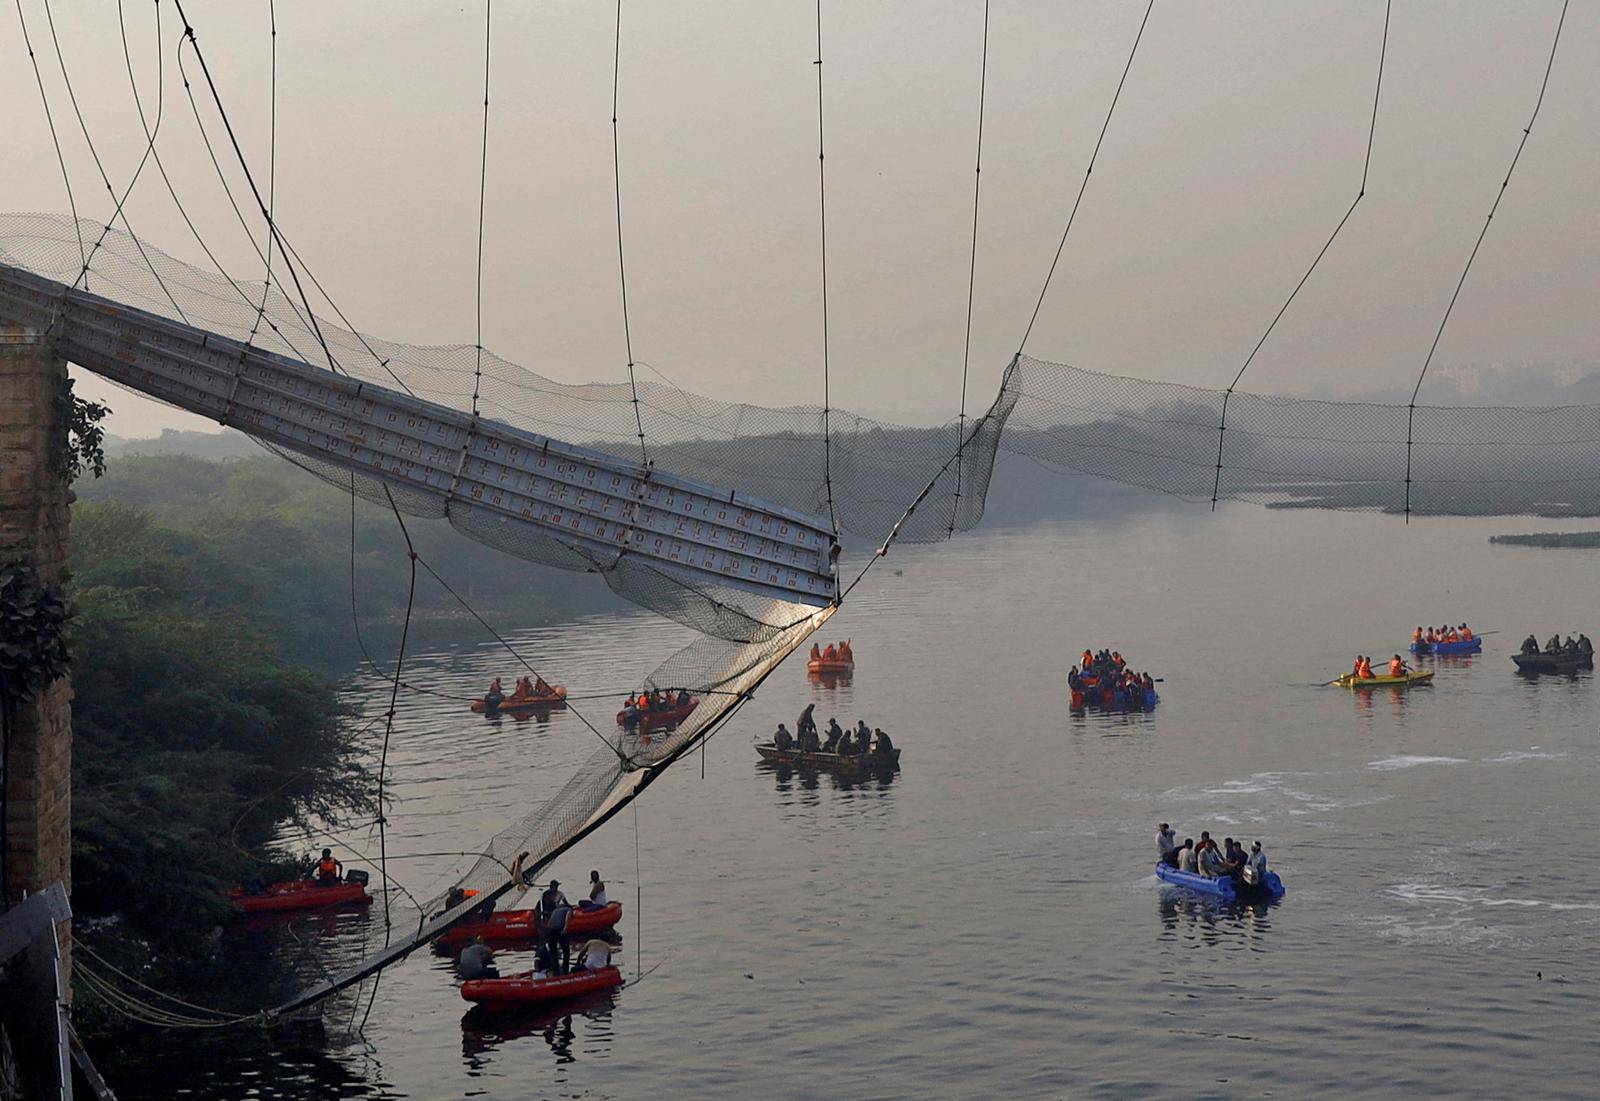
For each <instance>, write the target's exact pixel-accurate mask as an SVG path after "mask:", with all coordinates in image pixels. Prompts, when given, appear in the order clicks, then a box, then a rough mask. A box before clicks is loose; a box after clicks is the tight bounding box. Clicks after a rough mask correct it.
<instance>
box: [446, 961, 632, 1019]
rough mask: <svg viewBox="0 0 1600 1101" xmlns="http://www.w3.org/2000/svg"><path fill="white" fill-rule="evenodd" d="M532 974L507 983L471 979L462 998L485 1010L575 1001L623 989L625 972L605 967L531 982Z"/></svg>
mask: <svg viewBox="0 0 1600 1101" xmlns="http://www.w3.org/2000/svg"><path fill="white" fill-rule="evenodd" d="M532 974H533V972H531V971H525V972H523V973H522V974H520V975H513V976H511V977H510V978H507V979H471V980H469V981H467V982H464V983H462V984H461V996H462V997H463V998H465V999H466V1000H467V1001H469V1002H476V1003H477V1004H479V1005H481V1006H483V1007H484V1008H485V1009H515V1008H517V1007H518V1006H524V1005H539V1004H541V1003H543V1002H553V1001H559V1000H560V999H563V998H575V997H577V996H578V995H580V994H592V993H594V992H595V991H597V990H610V989H612V988H614V987H618V986H621V985H622V972H621V971H619V970H617V968H616V967H614V966H613V967H602V968H600V970H598V971H589V970H582V971H574V972H572V973H571V974H568V975H553V976H551V977H550V978H548V979H535V978H530V976H531V975H532Z"/></svg>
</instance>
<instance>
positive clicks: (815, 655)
mask: <svg viewBox="0 0 1600 1101" xmlns="http://www.w3.org/2000/svg"><path fill="white" fill-rule="evenodd" d="M811 660H812V661H821V660H822V647H820V646H818V645H817V644H816V643H815V642H813V643H812V644H811Z"/></svg>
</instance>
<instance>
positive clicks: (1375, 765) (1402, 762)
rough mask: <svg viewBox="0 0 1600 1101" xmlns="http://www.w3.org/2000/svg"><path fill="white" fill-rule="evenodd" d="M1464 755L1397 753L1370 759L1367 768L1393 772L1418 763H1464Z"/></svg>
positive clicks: (1375, 770) (1374, 770)
mask: <svg viewBox="0 0 1600 1101" xmlns="http://www.w3.org/2000/svg"><path fill="white" fill-rule="evenodd" d="M1466 763H1467V762H1466V759H1465V758H1464V757H1421V756H1416V755H1413V754H1409V753H1399V754H1396V755H1395V756H1393V757H1385V758H1383V759H1382V760H1381V761H1371V762H1369V763H1368V764H1367V768H1368V769H1369V770H1370V771H1373V772H1394V771H1397V770H1398V769H1402V768H1416V767H1417V766H1418V765H1464V764H1466Z"/></svg>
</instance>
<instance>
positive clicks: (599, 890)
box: [578, 872, 607, 911]
mask: <svg viewBox="0 0 1600 1101" xmlns="http://www.w3.org/2000/svg"><path fill="white" fill-rule="evenodd" d="M606 901H607V900H606V885H605V883H604V881H602V880H601V878H600V873H599V872H590V873H589V897H588V898H585V899H580V900H579V901H578V909H580V910H586V911H587V910H603V909H605V907H606Z"/></svg>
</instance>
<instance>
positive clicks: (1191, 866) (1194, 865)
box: [1178, 837, 1200, 873]
mask: <svg viewBox="0 0 1600 1101" xmlns="http://www.w3.org/2000/svg"><path fill="white" fill-rule="evenodd" d="M1178 870H1179V871H1180V872H1191V873H1193V872H1198V871H1199V870H1200V863H1199V855H1198V854H1197V853H1196V852H1195V847H1194V838H1192V837H1185V838H1184V839H1183V847H1182V848H1181V849H1179V850H1178Z"/></svg>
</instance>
